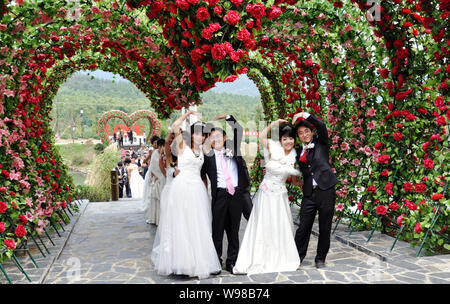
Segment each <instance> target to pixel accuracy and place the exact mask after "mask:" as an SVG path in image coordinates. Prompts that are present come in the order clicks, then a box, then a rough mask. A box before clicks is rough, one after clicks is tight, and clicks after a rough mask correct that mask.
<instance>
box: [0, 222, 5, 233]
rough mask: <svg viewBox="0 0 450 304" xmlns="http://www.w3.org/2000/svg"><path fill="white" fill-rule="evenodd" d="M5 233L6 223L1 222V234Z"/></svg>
mask: <svg viewBox="0 0 450 304" xmlns="http://www.w3.org/2000/svg"><path fill="white" fill-rule="evenodd" d="M3 232H5V223H4V222H0V233H3Z"/></svg>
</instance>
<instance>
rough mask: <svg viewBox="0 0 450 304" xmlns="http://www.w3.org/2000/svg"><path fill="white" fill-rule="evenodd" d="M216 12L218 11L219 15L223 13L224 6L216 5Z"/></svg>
mask: <svg viewBox="0 0 450 304" xmlns="http://www.w3.org/2000/svg"><path fill="white" fill-rule="evenodd" d="M214 13H216V14H217V15H220V14H222V7H220V6H216V7H215V8H214Z"/></svg>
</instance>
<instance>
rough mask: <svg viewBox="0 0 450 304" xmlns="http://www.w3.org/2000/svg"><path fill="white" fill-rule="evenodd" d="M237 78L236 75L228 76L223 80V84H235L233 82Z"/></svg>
mask: <svg viewBox="0 0 450 304" xmlns="http://www.w3.org/2000/svg"><path fill="white" fill-rule="evenodd" d="M237 78H238V77H237V76H236V75H230V76H227V77H226V78H225V79H224V80H223V82H233V81H235V80H236V79H237Z"/></svg>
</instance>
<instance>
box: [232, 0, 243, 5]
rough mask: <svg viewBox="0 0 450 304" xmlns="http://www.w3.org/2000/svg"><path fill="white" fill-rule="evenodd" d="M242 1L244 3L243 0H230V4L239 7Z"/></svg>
mask: <svg viewBox="0 0 450 304" xmlns="http://www.w3.org/2000/svg"><path fill="white" fill-rule="evenodd" d="M242 1H244V0H230V2H231V3H233V4H234V5H236V6H239V5H241V3H242Z"/></svg>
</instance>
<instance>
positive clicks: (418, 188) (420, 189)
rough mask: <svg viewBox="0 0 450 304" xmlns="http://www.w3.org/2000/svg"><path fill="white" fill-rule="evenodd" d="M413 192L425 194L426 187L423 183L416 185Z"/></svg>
mask: <svg viewBox="0 0 450 304" xmlns="http://www.w3.org/2000/svg"><path fill="white" fill-rule="evenodd" d="M414 190H415V191H416V193H425V192H427V186H426V185H425V184H424V183H418V184H416V185H415V186H414Z"/></svg>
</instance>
